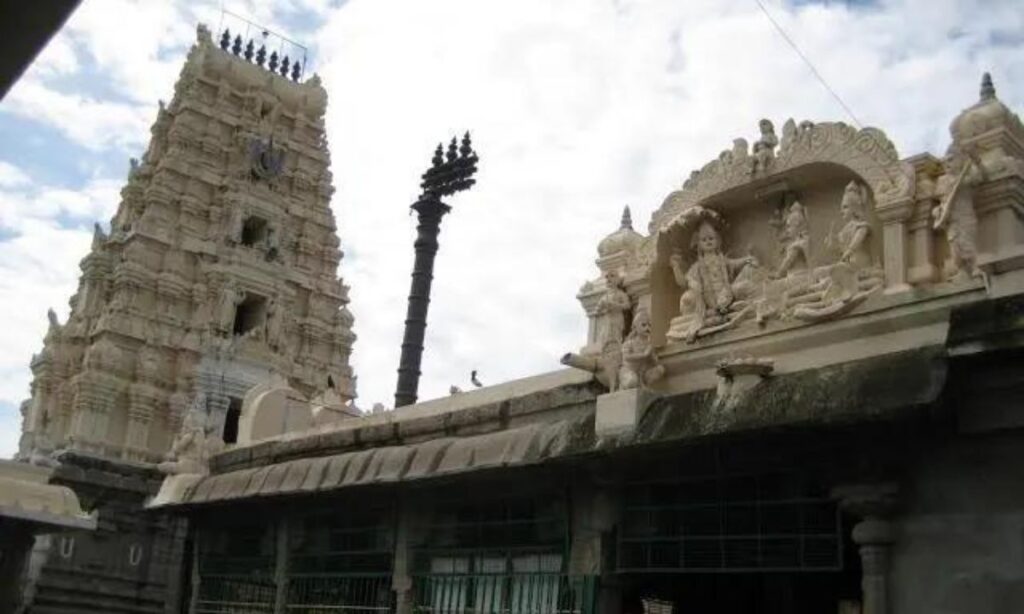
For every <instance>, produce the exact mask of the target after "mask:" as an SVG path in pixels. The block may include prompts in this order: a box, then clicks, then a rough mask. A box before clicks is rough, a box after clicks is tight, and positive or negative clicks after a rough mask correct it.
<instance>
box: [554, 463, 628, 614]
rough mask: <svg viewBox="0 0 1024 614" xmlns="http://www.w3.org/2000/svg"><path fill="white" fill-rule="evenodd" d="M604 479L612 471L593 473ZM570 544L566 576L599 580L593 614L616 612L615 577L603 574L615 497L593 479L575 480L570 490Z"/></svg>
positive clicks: (617, 592)
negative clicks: (591, 577) (595, 613)
mask: <svg viewBox="0 0 1024 614" xmlns="http://www.w3.org/2000/svg"><path fill="white" fill-rule="evenodd" d="M595 473H596V474H599V475H604V476H608V475H610V474H611V473H612V471H609V470H607V468H606V467H605V468H599V470H598V471H596V472H595ZM571 497H572V504H571V506H570V508H571V510H572V516H571V518H570V522H571V523H572V529H571V531H570V533H571V535H572V543H571V544H570V546H569V561H568V565H567V567H566V568H567V570H568V573H569V574H570V575H572V576H593V577H595V578H599V579H600V581H599V582H598V586H599V589H598V590H599V592H598V594H596V595H594V597H595V599H596V612H597V614H611V613H613V612H619V610H620V608H621V606H622V595H621V592H622V591H621V589H620V586H619V584H618V582H617V578H616V576H614V575H613V574H606V573H605V572H606V571H608V569H607V567H608V566H607V565H606V563H607V560H606V559H607V558H608V555H609V549H610V548H611V546H612V543H611V540H612V537H611V536H612V531H613V530H614V528H615V525H616V524H617V523H618V521H619V509H620V508H619V505H618V498H617V497H616V492H615V490H614V489H612V488H609V487H607V486H600V485H597V484H595V483H594V481H593V480H588V479H575V480H573V486H572V491H571Z"/></svg>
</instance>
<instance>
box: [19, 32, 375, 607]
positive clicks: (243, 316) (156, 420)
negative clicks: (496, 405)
mask: <svg viewBox="0 0 1024 614" xmlns="http://www.w3.org/2000/svg"><path fill="white" fill-rule="evenodd" d="M303 68H304V66H303V63H300V62H299V61H298V60H295V61H292V60H290V59H289V58H287V56H284V54H282V55H281V56H279V55H278V53H276V52H272V53H268V50H267V49H266V48H264V47H263V46H261V45H260V44H259V43H258V42H253V41H243V40H242V39H241V38H240V37H235V36H233V35H231V34H230V33H229V32H225V33H224V34H223V36H221V37H219V40H218V41H217V42H215V41H214V40H213V37H212V36H211V33H210V31H209V30H208V29H207V28H206V27H205V26H202V25H201V26H199V27H198V30H197V42H196V44H195V45H194V46H193V47H192V49H191V51H190V52H189V54H188V58H187V60H186V62H185V65H184V67H183V69H182V71H181V75H180V77H179V79H178V81H177V83H176V84H175V86H174V95H173V98H172V99H171V101H170V103H168V104H166V105H165V104H164V103H162V102H161V104H160V109H159V111H158V114H157V118H156V122H155V123H154V125H153V127H152V130H151V133H152V137H151V139H150V142H149V146H148V149H147V151H146V153H145V155H144V156H143V157H142V160H141V162H138V161H135V160H132V163H131V170H130V172H129V175H128V180H127V184H126V185H125V187H124V188H123V189H122V190H121V202H120V204H119V206H118V209H117V213H116V214H115V216H114V217H113V219H112V220H111V223H110V231H109V234H107V233H104V232H103V231H102V230H101V228H100V226H99V225H98V224H97V226H96V230H95V235H94V238H93V242H92V248H91V250H90V252H89V254H88V255H87V256H86V257H85V258H84V259H83V260H82V261H81V269H82V275H81V278H80V281H79V286H78V290H77V292H76V293H75V294H74V296H72V297H71V300H70V305H71V312H70V316H69V317H68V319H67V322H65V323H64V324H61V323H60V322H58V320H57V318H56V316H55V315H54V313H53V312H52V311H51V312H50V314H49V316H50V328H49V331H48V332H47V334H46V337H45V340H44V343H43V349H42V351H41V352H40V353H39V354H37V355H35V356H33V358H32V361H31V369H32V374H33V380H32V385H31V399H30V400H28V401H26V402H25V404H24V405H23V413H24V426H23V436H22V442H21V447H20V452H19V457H20V458H22V459H23V460H27V461H30V462H36V463H44V464H45V463H50V464H56V463H59V465H60V466H59V467H58V469H57V471H56V473H55V478H54V480H59V481H63V482H65V483H67V485H70V486H71V487H72V488H74V489H75V490H76V491H77V492H78V493H79V496H80V497H81V498H82V501H83V505H84V506H85V507H86V508H93V509H98V513H99V517H100V530H99V531H97V532H96V533H95V534H92V535H88V536H86V535H83V536H79V537H75V538H73V539H77V540H78V541H79V544H78V546H77V547H74V546H71V547H69V546H66V544H65V543H64V542H62V543H61V544H60V547H58V546H57V545H53V544H51V547H50V552H49V554H48V555H47V558H46V559H45V560H46V563H45V566H44V567H43V568H42V569H43V571H42V577H43V579H44V580H45V578H46V577H47V574H48V573H49V571H50V570H52V569H53V568H59V569H61V570H63V571H62V573H63V574H64V575H65V576H67V575H68V574H70V575H71V576H74V577H75V578H77V580H76V582H75V583H76V584H78V585H79V587H78V589H76V590H79V597H78V598H79V599H85V600H88V595H85V596H84V597H83V596H81V595H83V594H84V593H82V592H81V591H86V592H88V591H92V593H95V595H96V596H97V597H96V598H97V599H99V597H100V596H104V599H106V601H107V602H109V601H110V599H115V596H116V595H121V594H123V595H124V596H125V598H126V599H129V595H128V593H126V592H125V591H128V592H129V593H132V592H135V593H143V594H145V597H146V600H147V601H149V602H150V606H148V607H157V605H158V604H160V607H161V608H162V607H163V606H162V604H161V602H162V601H164V599H163V598H162V597H161V595H160V587H162V586H165V585H166V583H167V581H168V572H169V571H170V570H173V569H174V568H175V567H174V566H173V563H174V562H173V560H171V559H173V558H174V557H173V556H172V555H171V554H169V553H172V551H174V550H175V548H174V547H173V545H174V543H175V542H177V543H178V544H180V537H181V536H180V535H178V536H175V531H179V532H180V530H179V529H180V527H179V528H178V529H175V528H174V525H173V523H170V522H169V521H166V520H162V519H159V518H151V517H146V516H144V515H143V514H142V513H141V509H142V504H143V501H144V500H145V498H147V497H149V496H151V495H152V494H153V492H155V489H156V487H157V486H158V485H159V480H160V478H161V477H162V476H160V475H159V474H158V473H157V472H156V471H155V464H156V463H158V462H160V461H161V460H163V459H164V457H165V455H166V454H167V453H168V450H169V448H170V446H171V443H172V441H173V440H174V437H175V434H176V433H177V432H178V430H179V427H180V425H181V423H182V420H183V416H184V415H185V413H186V412H187V411H189V410H196V409H199V410H200V411H201V412H204V413H205V414H206V417H207V419H206V430H207V432H208V435H216V436H220V437H222V438H223V439H224V440H225V441H226V442H227V443H228V444H230V443H232V442H233V441H234V439H235V437H237V433H238V423H239V418H240V414H241V413H242V411H243V399H244V398H245V395H246V393H247V392H248V391H249V390H251V389H252V387H253V386H255V385H257V384H261V383H264V384H265V383H266V382H278V383H279V384H280V385H281V386H286V387H288V388H290V389H291V390H292V391H295V392H297V393H298V394H299V395H301V396H303V397H305V398H306V399H308V400H315V401H316V402H317V403H318V404H319V405H320V406H321V407H328V408H330V409H332V410H334V411H335V412H336V415H337V416H339V417H340V416H344V415H345V414H346V413H347V412H348V411H349V410H348V408H347V404H348V402H349V401H351V400H352V399H353V398H354V397H355V383H354V378H353V376H352V370H351V368H350V367H349V355H350V353H351V350H352V343H353V341H354V340H355V335H354V334H353V333H352V316H351V314H350V313H349V311H348V309H347V308H346V305H347V303H348V296H347V291H348V288H347V287H346V286H345V285H344V283H343V282H342V281H341V280H340V279H339V278H338V276H337V269H338V263H339V261H340V259H341V256H342V252H341V250H340V249H339V240H338V236H337V233H336V225H335V220H334V216H333V215H332V213H331V210H330V208H329V202H330V198H331V194H332V192H333V188H332V186H331V173H330V171H329V170H328V165H329V154H328V150H327V142H326V138H325V134H324V112H325V108H326V104H327V94H326V91H325V90H324V88H323V87H322V86H321V84H320V80H319V78H318V77H317V76H313V77H312V78H310V79H308V80H305V81H303V80H302V71H303ZM55 459H56V460H55ZM135 478H138V479H135ZM128 485H134V486H131V487H129V486H128ZM140 485H141V486H140ZM133 489H134V490H133ZM115 501H116V502H117V504H116V506H115V507H116V510H113V508H111V510H113V511H111V510H108V509H107V508H106V507H104V506H108V505H113V503H112V502H115ZM132 510H138V511H139V512H140V513H139V514H135V513H133V512H132ZM108 511H109V513H108ZM104 521H106V522H104ZM54 539H60V540H65V539H67V538H64V537H60V538H54ZM83 541H84V542H88V543H82V542H83ZM89 544H92V545H91V546H90V545H89ZM37 550H38V548H37ZM69 551H70V552H71V554H69V555H68V556H64V554H65V553H67V552H69ZM154 554H155V556H156V559H154V561H153V562H154V564H150V563H149V562H148V561H146V558H147V557H149V556H151V555H154ZM157 559H159V560H157ZM90 573H95V574H96V575H97V577H99V576H105V577H106V576H109V577H114V576H118V577H121V576H123V577H125V578H134V580H132V581H131V582H128V583H127V584H125V583H121V584H118V585H117V586H112V585H106V586H100V585H99V584H97V582H99V583H102V582H107V580H97V581H96V582H90V581H88V580H87V578H85V577H84V576H83V574H86V575H87V574H90ZM76 574H77V575H76ZM172 575H173V574H172ZM111 582H113V580H111ZM133 583H134V584H133ZM154 583H155V584H154ZM37 584H38V586H37V587H36V589H35V592H36V593H37V595H36V602H37V607H36V608H35V609H30V611H45V608H44V607H43V606H41V605H38V603H41V601H40V600H41V599H43V598H44V597H45V595H44V593H45V592H46V590H51V592H52V590H57V589H53V588H52V587H51V588H50V589H47V586H49V584H48V583H47V582H45V581H40V582H37ZM129 585H131V586H134V587H135V588H134V589H130V588H129ZM167 586H169V585H167ZM131 598H132V599H137V595H136V597H131ZM126 607H127V606H126ZM139 607H141V606H139ZM86 610H88V608H85V607H84V606H82V609H81V611H86ZM76 611H77V610H76ZM88 611H91V610H88ZM118 611H136V610H135V609H132V608H129V609H125V610H121V609H118ZM138 611H147V612H148V611H153V610H152V609H139V610H138Z"/></svg>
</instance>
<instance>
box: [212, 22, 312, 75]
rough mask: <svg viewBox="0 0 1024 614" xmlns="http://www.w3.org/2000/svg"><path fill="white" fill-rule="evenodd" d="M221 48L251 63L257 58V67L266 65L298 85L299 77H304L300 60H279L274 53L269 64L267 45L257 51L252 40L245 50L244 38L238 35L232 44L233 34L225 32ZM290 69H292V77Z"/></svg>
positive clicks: (261, 46)
mask: <svg viewBox="0 0 1024 614" xmlns="http://www.w3.org/2000/svg"><path fill="white" fill-rule="evenodd" d="M220 48H221V49H223V50H224V51H230V52H231V53H233V54H235V55H237V56H240V57H243V58H245V59H246V61H249V62H252V61H253V59H254V58H255V61H256V65H257V66H259V67H260V68H263V65H264V64H266V65H267V68H268V69H269V70H270V72H275V73H280V75H281V76H282V77H284V78H285V79H287V78H289V77H291V80H292V81H295V82H296V83H298V81H299V77H301V76H302V63H301V62H299V60H297V59H296V60H295V62H290V61H289V59H288V56H287V55H286V56H284V57H283V58H280V59H279V58H278V55H277V52H276V51H273V52H271V54H270V61H269V62H267V46H266V45H260V48H259V49H256V45H255V43H253V41H252V39H249V42H248V43H246V45H245V47H244V49H243V47H242V37H241V36H239V35H236V36H235V40H234V42H232V41H231V32H230V31H229V30H224V33H223V34H221V36H220ZM289 68H290V69H291V74H290V75H289Z"/></svg>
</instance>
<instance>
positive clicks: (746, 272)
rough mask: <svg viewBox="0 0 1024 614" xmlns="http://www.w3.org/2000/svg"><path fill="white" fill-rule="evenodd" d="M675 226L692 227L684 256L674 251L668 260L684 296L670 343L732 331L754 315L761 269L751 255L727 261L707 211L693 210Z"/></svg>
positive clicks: (717, 220)
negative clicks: (687, 249) (753, 301)
mask: <svg viewBox="0 0 1024 614" xmlns="http://www.w3.org/2000/svg"><path fill="white" fill-rule="evenodd" d="M687 213H688V214H689V215H686V216H683V217H682V218H681V219H680V220H677V222H678V223H679V224H680V225H682V226H683V227H695V229H694V230H693V231H692V234H691V240H690V246H689V247H690V250H689V252H690V253H689V254H687V253H686V252H685V251H684V250H683V249H682V248H681V247H677V248H676V249H675V250H674V251H673V253H672V255H671V256H670V258H669V263H670V265H671V267H672V274H673V276H674V277H675V280H676V283H677V284H679V287H680V289H681V290H682V296H681V298H680V299H679V315H678V316H677V317H676V318H675V319H673V320H672V325H671V327H670V329H669V331H668V335H667V336H668V338H669V339H672V340H685V341H689V342H692V341H694V340H695V339H696V338H697V337H698V336H702V335H708V334H711V333H714V332H718V331H721V330H725V329H727V328H731V327H733V326H735V325H736V324H737V323H738V322H740V321H741V320H743V319H744V318H745V317H747V316H750V315H752V314H753V303H752V299H754V298H755V297H756V295H757V293H758V292H759V290H760V285H759V283H758V282H759V280H760V277H761V276H762V273H761V270H760V265H759V264H758V262H757V259H756V258H754V257H753V256H752V255H748V256H745V257H742V258H730V257H728V256H726V254H725V251H724V247H723V245H722V235H721V233H720V231H719V230H718V228H717V226H719V225H720V224H721V222H720V217H719V216H718V215H717V214H714V213H713V212H711V211H710V210H707V209H703V208H701V207H694V208H692V209H689V210H688V211H687Z"/></svg>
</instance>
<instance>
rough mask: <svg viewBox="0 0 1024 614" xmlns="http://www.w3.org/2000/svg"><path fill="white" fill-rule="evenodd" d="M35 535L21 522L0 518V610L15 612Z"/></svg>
mask: <svg viewBox="0 0 1024 614" xmlns="http://www.w3.org/2000/svg"><path fill="white" fill-rule="evenodd" d="M34 541H35V536H34V535H33V534H32V529H31V527H30V526H29V525H28V524H26V523H23V522H11V521H7V520H0V612H17V611H19V607H20V606H21V594H22V589H23V588H24V586H25V577H24V576H25V565H26V564H27V563H28V557H29V554H30V553H31V552H32V544H33V543H34Z"/></svg>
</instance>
